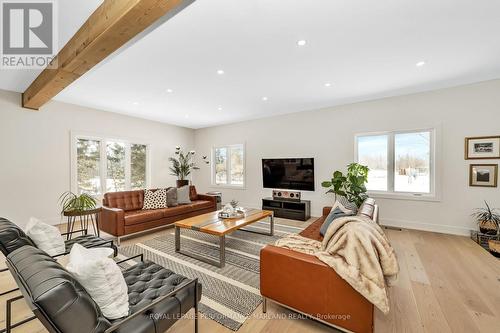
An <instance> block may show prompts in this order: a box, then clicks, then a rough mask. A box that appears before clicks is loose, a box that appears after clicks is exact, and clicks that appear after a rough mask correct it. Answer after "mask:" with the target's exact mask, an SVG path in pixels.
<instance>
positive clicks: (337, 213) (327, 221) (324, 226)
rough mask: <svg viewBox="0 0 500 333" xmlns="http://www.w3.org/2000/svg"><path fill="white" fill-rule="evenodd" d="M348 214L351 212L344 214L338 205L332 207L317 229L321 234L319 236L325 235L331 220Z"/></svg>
mask: <svg viewBox="0 0 500 333" xmlns="http://www.w3.org/2000/svg"><path fill="white" fill-rule="evenodd" d="M350 215H352V214H346V213H344V212H343V211H342V210H341V209H340V208H338V207H337V208H335V209H332V211H331V212H330V214H328V216H327V217H326V218H325V222H323V224H322V225H321V228H320V229H319V233H320V234H321V236H325V233H326V231H327V230H328V227H329V226H330V224H332V222H333V221H335V220H336V219H338V218H340V217H343V216H350Z"/></svg>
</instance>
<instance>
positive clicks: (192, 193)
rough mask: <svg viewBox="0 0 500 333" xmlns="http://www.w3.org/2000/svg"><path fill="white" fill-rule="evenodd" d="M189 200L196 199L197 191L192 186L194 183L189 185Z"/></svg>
mask: <svg viewBox="0 0 500 333" xmlns="http://www.w3.org/2000/svg"><path fill="white" fill-rule="evenodd" d="M189 200H191V201H194V200H198V192H196V187H194V185H191V186H189Z"/></svg>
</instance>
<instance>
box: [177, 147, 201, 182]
mask: <svg viewBox="0 0 500 333" xmlns="http://www.w3.org/2000/svg"><path fill="white" fill-rule="evenodd" d="M194 155H195V151H194V150H191V151H188V152H187V153H185V152H183V151H182V149H181V147H179V146H177V147H175V156H174V157H170V158H169V159H168V160H169V161H170V163H171V164H172V165H171V166H170V168H169V169H170V174H171V175H172V176H176V177H177V179H179V180H185V179H186V178H187V177H188V176H189V175H190V174H191V172H192V171H193V170H199V169H200V168H199V167H198V166H197V165H196V163H195V162H194V161H193V159H194ZM202 159H203V161H204V162H205V164H208V161H207V157H206V156H203V157H202Z"/></svg>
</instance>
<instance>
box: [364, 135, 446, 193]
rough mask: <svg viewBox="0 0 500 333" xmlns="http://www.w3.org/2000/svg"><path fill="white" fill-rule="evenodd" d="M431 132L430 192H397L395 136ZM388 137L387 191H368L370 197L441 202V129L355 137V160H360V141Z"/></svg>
mask: <svg viewBox="0 0 500 333" xmlns="http://www.w3.org/2000/svg"><path fill="white" fill-rule="evenodd" d="M419 132H430V141H431V142H430V159H429V163H430V166H429V167H430V170H429V172H430V192H429V193H420V192H400V191H395V189H394V187H395V184H394V182H395V178H394V173H395V164H396V163H395V162H396V161H395V136H396V135H398V134H407V133H419ZM377 135H387V137H388V139H387V191H377V190H368V195H370V196H372V197H375V198H383V199H401V200H419V201H440V200H441V194H440V193H441V192H440V189H441V187H440V174H441V172H440V160H439V155H438V152H439V149H438V147H440V127H438V126H436V127H427V128H420V129H411V130H393V131H382V132H369V133H360V134H356V135H355V136H354V160H355V162H356V163H358V162H359V160H358V139H359V138H361V137H367V136H377Z"/></svg>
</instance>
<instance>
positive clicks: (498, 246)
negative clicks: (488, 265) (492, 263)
mask: <svg viewBox="0 0 500 333" xmlns="http://www.w3.org/2000/svg"><path fill="white" fill-rule="evenodd" d="M488 246H489V248H490V253H491V254H492V255H494V256H495V257H497V258H500V241H497V240H494V239H490V240H489V241H488Z"/></svg>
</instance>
